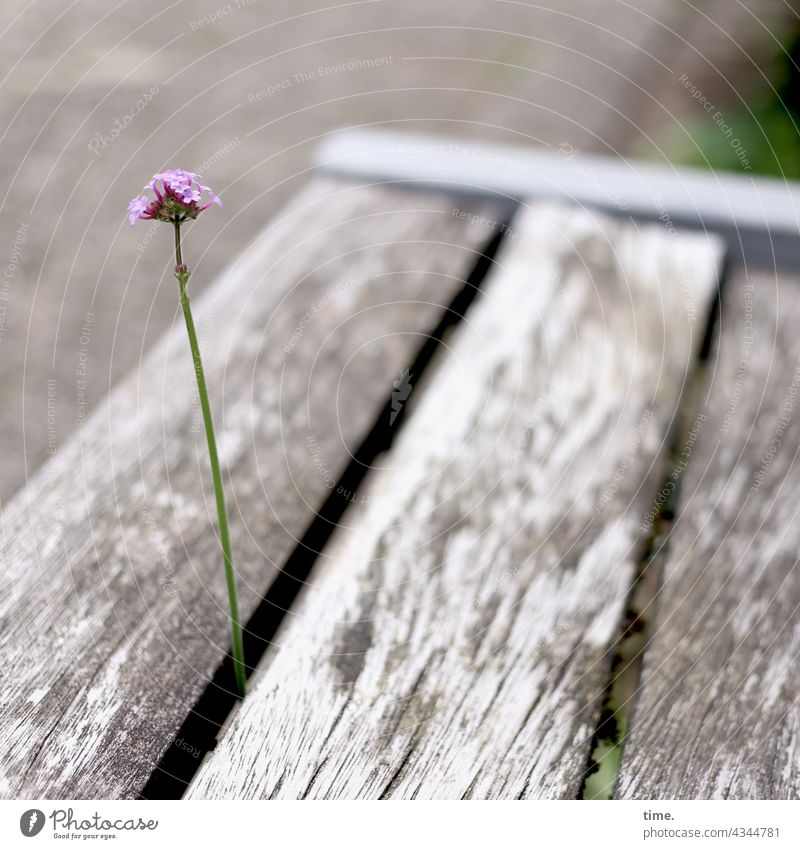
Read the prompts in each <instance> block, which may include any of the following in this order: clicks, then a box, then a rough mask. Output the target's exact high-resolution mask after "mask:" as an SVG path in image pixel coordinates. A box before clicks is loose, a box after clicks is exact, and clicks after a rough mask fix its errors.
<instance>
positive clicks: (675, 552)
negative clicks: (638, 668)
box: [617, 274, 800, 799]
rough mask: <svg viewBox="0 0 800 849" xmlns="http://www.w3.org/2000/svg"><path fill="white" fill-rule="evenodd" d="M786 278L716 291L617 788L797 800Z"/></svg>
mask: <svg viewBox="0 0 800 849" xmlns="http://www.w3.org/2000/svg"><path fill="white" fill-rule="evenodd" d="M798 286H800V280H798V279H796V278H791V277H780V278H778V279H776V278H775V277H774V275H767V274H757V275H754V276H753V277H751V278H750V279H747V278H746V277H745V276H744V275H743V274H739V275H738V276H737V277H735V278H734V279H732V280H731V281H730V283H729V284H728V286H727V288H726V291H725V292H724V293H723V301H722V319H721V329H720V333H719V341H718V344H717V347H716V351H715V355H714V356H712V358H711V361H710V362H709V363H708V368H707V372H708V373H707V380H708V385H707V386H706V387H705V389H704V393H703V397H702V399H701V404H700V405H699V415H703V416H706V417H707V419H706V420H705V421H704V420H702V419H699V418H698V419H695V422H700V425H701V428H700V432H699V436H698V437H697V439H696V442H695V445H694V447H693V450H692V455H691V462H690V464H689V466H688V471H687V472H686V476H685V480H684V482H683V492H682V497H681V501H680V505H679V511H678V516H677V518H676V523H675V526H674V529H673V530H672V532H671V534H670V538H669V541H668V546H669V548H668V550H667V560H666V566H665V577H664V583H663V587H662V589H661V591H660V593H659V597H658V600H657V604H656V606H655V611H654V615H655V623H654V628H655V632H654V635H653V637H652V639H651V641H650V645H649V646H648V649H647V654H646V656H645V657H646V660H645V666H644V671H643V677H642V682H641V687H640V692H639V694H638V697H637V700H636V703H635V710H634V714H633V720H632V725H631V732H630V735H629V739H628V742H627V744H626V746H625V751H624V757H623V762H622V771H621V774H620V779H619V782H618V789H617V794H618V796H620V797H622V798H628V799H630V798H639V799H654V798H665V799H670V798H686V799H707V798H713V799H719V798H722V799H785V798H791V799H796V798H798V796H800V753H799V752H798V740H800V570H799V569H798V560H797V558H798V550H800V502H798V498H797V492H798V489H799V488H800V462H798V450H800V449H799V448H798V446H799V445H800V394H799V393H800V336H798V333H797V328H798V326H800V300H798V297H797V295H798ZM692 424H694V423H692ZM687 442H688V433H686V434H684V437H683V440H682V445H686V444H687Z"/></svg>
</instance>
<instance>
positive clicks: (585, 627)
mask: <svg viewBox="0 0 800 849" xmlns="http://www.w3.org/2000/svg"><path fill="white" fill-rule="evenodd" d="M718 258H719V250H718V245H717V244H716V243H710V242H709V241H707V240H706V239H704V238H701V237H694V236H692V237H678V238H670V236H668V235H667V234H665V233H664V232H663V231H662V230H659V229H656V228H653V227H649V228H647V229H646V230H643V231H637V230H636V229H634V227H633V226H631V225H623V224H621V223H619V222H614V221H610V220H607V219H603V218H595V217H593V216H591V215H590V214H589V213H586V212H584V211H581V210H577V209H573V208H560V207H554V206H549V205H546V206H536V207H534V208H533V209H530V210H527V211H526V212H525V213H524V215H522V217H521V219H520V220H519V221H518V222H517V223H516V224H515V226H514V229H513V231H512V232H511V233H510V234H509V235H508V236H507V238H506V240H505V242H504V244H503V246H502V247H501V251H500V254H499V255H498V260H497V266H496V268H495V270H494V271H493V272H492V274H491V276H490V277H489V278H488V279H487V281H486V286H485V293H484V294H482V295H481V300H480V302H479V304H478V305H477V306H476V307H475V308H474V309H473V311H472V312H471V313H470V314H469V316H468V319H467V320H466V321H465V322H462V323H461V324H460V325H459V327H458V328H457V330H456V331H455V333H454V335H453V338H452V340H451V344H450V347H449V350H448V351H447V354H446V356H443V358H442V362H441V363H440V365H439V367H438V370H436V371H435V372H434V375H433V377H432V378H431V380H430V384H429V385H428V386H427V388H426V392H425V395H424V396H423V398H422V400H421V401H420V402H419V406H418V408H417V409H416V410H415V411H414V413H413V414H412V415H411V417H410V420H409V421H408V422H407V424H406V426H405V428H404V431H403V433H402V435H401V437H400V438H399V440H398V443H397V444H396V446H395V448H394V449H393V450H392V451H391V452H390V453H389V455H388V456H387V457H386V458H385V461H384V462H383V463H382V467H383V468H381V469H380V470H378V471H376V472H375V473H374V474H373V476H372V479H371V481H370V485H369V486H368V488H367V489H366V490H365V492H363V493H361V494H360V496H359V499H360V501H361V503H360V504H359V505H358V512H357V513H356V514H355V515H354V514H350V519H349V521H348V523H347V524H348V527H347V528H343V529H342V531H341V533H340V534H339V535H338V537H337V538H336V540H335V542H334V544H333V545H332V547H331V549H330V550H329V551H328V552H326V554H327V555H328V556H327V557H326V558H325V561H324V562H323V563H320V564H319V566H318V570H317V571H316V572H315V573H314V575H313V576H312V583H311V585H310V586H309V587H307V589H306V590H305V592H304V597H303V600H302V602H301V604H300V605H299V607H298V608H296V610H294V611H293V612H292V616H291V618H290V620H288V621H286V622H285V623H284V626H283V628H282V630H281V631H280V632H279V634H278V637H277V641H276V647H275V649H274V650H273V651H271V653H270V654H269V655H268V656H267V657H265V659H264V662H263V663H262V665H261V673H260V678H259V681H258V685H257V687H256V689H255V690H254V691H253V692H252V693H251V695H250V696H249V697H248V699H247V700H246V702H245V703H244V704H243V705H242V706H241V707H240V709H239V711H238V713H237V714H236V715H235V717H234V718H233V719H232V721H231V722H230V724H229V727H228V728H227V729H226V732H225V734H224V735H223V737H222V740H221V742H220V743H219V744H218V746H217V748H216V749H215V751H214V752H213V753H212V754H211V755H210V756H209V757H208V759H207V760H206V762H205V763H204V764H203V766H202V767H201V769H200V771H199V773H198V776H197V778H196V779H195V781H194V782H193V784H192V785H191V786H190V789H189V793H188V796H189V797H191V798H239V797H246V798H251V797H261V798H263V797H281V798H297V797H323V798H377V797H397V798H412V797H414V798H416V797H419V798H427V797H435V798H459V797H478V798H508V797H512V798H513V797H553V798H575V797H576V796H577V794H578V792H579V789H580V787H581V784H582V781H583V776H584V771H585V769H586V766H587V763H588V757H589V745H590V742H591V738H592V734H593V731H594V728H595V725H596V722H597V715H598V707H599V698H600V696H601V695H602V693H603V690H604V687H605V684H606V680H607V676H608V668H609V661H608V657H607V652H608V647H609V645H610V643H611V641H612V638H613V636H614V634H615V632H616V629H617V626H618V623H619V621H620V617H621V615H622V612H623V607H624V604H625V600H626V597H627V595H628V592H629V588H630V584H631V580H632V577H633V574H634V571H635V565H636V562H637V558H638V555H639V553H640V529H639V526H640V523H641V516H642V514H643V512H644V510H645V507H646V505H647V504H648V502H649V500H650V498H652V495H653V492H654V489H655V486H656V482H657V479H658V470H659V468H660V467H659V464H658V462H657V460H658V458H659V456H660V455H661V453H662V451H663V448H664V446H665V444H666V443H665V437H666V434H667V432H668V430H669V428H670V423H671V420H672V417H673V415H674V413H675V411H676V406H677V403H678V398H679V395H680V392H681V387H682V384H683V382H684V379H685V376H686V374H687V371H688V370H689V369H690V368H691V367H692V366H693V363H694V358H695V354H696V350H697V348H698V346H699V344H700V342H701V341H702V336H703V329H704V326H705V324H704V322H705V315H706V311H707V308H708V305H709V303H710V299H711V296H712V293H713V292H714V291H715V285H716V279H717V263H718Z"/></svg>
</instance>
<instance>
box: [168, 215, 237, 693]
mask: <svg viewBox="0 0 800 849" xmlns="http://www.w3.org/2000/svg"><path fill="white" fill-rule="evenodd" d="M175 264H176V269H175V277H176V278H177V280H178V285H179V287H180V296H181V309H182V310H183V317H184V319H185V321H186V332H187V334H188V336H189V347H190V348H191V349H192V360H193V361H194V373H195V376H196V377H197V391H198V393H199V395H200V406H201V408H202V410H203V423H204V424H205V428H206V441H207V442H208V457H209V460H210V462H211V476H212V478H213V479H214V495H215V497H216V500H217V517H218V519H219V540H220V545H221V546H222V557H223V560H224V561H225V581H226V583H227V585H228V601H229V603H230V608H231V632H232V638H233V641H232V645H233V669H234V673H235V675H236V686H237V687H238V689H239V695H240V696H242V698H244V695H245V688H246V676H245V666H244V646H243V643H242V625H241V622H240V621H239V602H238V599H237V597H236V576H235V575H234V572H233V558H232V556H231V540H230V533H229V531H228V513H227V510H226V509H225V493H224V491H223V489H222V473H221V471H220V467H219V455H218V454H217V440H216V437H215V436H214V420H213V418H212V417H211V405H210V404H209V401H208V387H207V386H206V378H205V374H204V372H203V361H202V360H201V359H200V345H199V344H198V341H197V332H196V331H195V327H194V319H193V318H192V310H191V307H190V306H189V295H188V294H187V293H186V286H187V284H188V282H189V272H188V270H186V267H185V266H184V264H183V257H182V256H181V225H180V222H179V221H176V222H175Z"/></svg>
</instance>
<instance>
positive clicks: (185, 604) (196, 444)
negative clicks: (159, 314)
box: [0, 179, 497, 798]
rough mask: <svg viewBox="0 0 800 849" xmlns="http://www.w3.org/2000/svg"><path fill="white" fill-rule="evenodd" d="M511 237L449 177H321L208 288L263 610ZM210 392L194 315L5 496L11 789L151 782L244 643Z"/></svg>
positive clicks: (238, 549) (0, 709)
mask: <svg viewBox="0 0 800 849" xmlns="http://www.w3.org/2000/svg"><path fill="white" fill-rule="evenodd" d="M462 206H464V204H462ZM465 208H467V209H469V210H471V211H472V212H473V213H474V214H475V215H476V217H482V216H486V217H488V218H492V217H494V216H496V215H497V211H496V209H495V206H494V205H493V204H492V203H490V202H486V201H482V202H474V203H467V204H466V206H465ZM164 235H165V238H166V237H167V236H168V235H169V234H167V233H165V234H164ZM490 238H491V234H490V233H488V232H487V230H486V227H485V225H481V224H478V223H476V222H475V221H463V220H459V219H457V218H455V217H453V215H452V200H451V199H450V198H448V197H446V196H444V195H441V194H435V193H425V192H422V193H410V192H402V191H397V190H392V189H389V188H385V187H383V188H382V187H369V186H366V187H358V186H356V185H354V184H352V183H348V182H345V181H342V180H333V179H325V180H318V181H315V182H314V183H312V184H311V186H310V187H309V188H308V189H307V190H305V191H304V192H303V193H302V194H301V195H300V196H299V197H298V198H297V200H296V202H295V203H293V204H292V206H291V207H290V208H289V209H288V210H287V211H286V212H285V213H284V214H283V215H282V216H281V217H280V218H279V220H278V221H277V222H276V223H275V224H273V225H272V226H270V227H268V228H267V229H266V231H265V233H264V234H263V236H262V237H260V239H259V240H258V241H257V243H255V244H254V245H253V246H252V248H251V249H250V250H249V251H248V252H247V253H246V255H245V256H244V257H243V258H242V259H241V260H239V261H237V262H236V263H235V264H234V265H233V266H232V268H231V269H230V271H229V272H228V273H227V274H225V275H224V276H223V278H222V279H221V280H220V281H219V282H218V284H217V285H216V286H215V287H213V288H212V289H211V290H210V291H209V292H208V294H207V295H206V296H204V297H203V299H202V300H201V301H200V302H199V305H198V308H197V309H196V315H197V322H198V328H199V333H200V338H201V343H202V346H203V353H204V361H205V365H206V370H207V375H208V382H209V386H210V392H211V397H212V402H213V403H214V404H215V409H216V411H217V412H216V417H217V422H216V424H217V429H218V432H219V434H220V437H221V439H220V441H221V445H222V448H223V452H224V457H225V461H226V464H227V471H226V475H225V477H226V490H227V495H228V504H229V511H230V514H231V535H232V539H233V546H234V561H235V566H236V568H237V571H238V576H239V577H238V580H239V587H240V593H241V596H240V601H241V609H242V612H243V616H244V618H245V619H246V617H247V616H248V615H249V613H251V612H252V611H253V609H254V608H255V606H256V605H257V603H258V601H259V600H260V598H261V596H262V594H263V593H264V592H265V590H266V589H267V588H268V586H269V585H270V583H271V582H272V579H273V577H274V575H275V574H276V573H277V570H278V569H279V568H280V567H281V566H282V564H283V563H284V561H285V559H286V557H287V556H288V555H289V553H290V552H291V551H292V549H293V548H294V546H295V544H296V540H297V539H298V537H299V536H301V535H302V534H303V532H304V531H305V529H306V528H307V527H308V525H309V524H310V522H311V520H312V518H313V515H314V511H315V510H316V509H317V508H318V507H319V506H320V505H321V503H322V502H323V501H324V499H325V498H326V497H327V496H328V494H329V492H330V480H329V479H328V478H326V477H325V476H324V475H323V473H322V471H321V466H320V463H319V462H317V460H319V459H320V458H321V461H322V462H323V463H324V466H325V469H326V470H327V471H326V473H325V474H326V475H328V477H329V478H330V479H335V477H336V476H337V475H338V474H340V472H341V471H342V470H343V469H344V468H345V466H346V465H347V463H348V462H349V460H350V453H349V452H350V451H351V450H353V449H354V448H355V447H357V446H358V444H359V443H360V442H361V440H362V439H363V438H364V436H365V435H366V433H367V432H368V430H369V428H370V427H371V426H372V424H373V422H374V419H375V417H376V416H377V414H378V411H379V410H380V409H381V407H382V404H383V403H384V402H385V399H386V397H387V396H388V394H389V392H390V389H391V385H392V381H393V380H394V379H395V378H396V376H397V375H398V374H399V373H400V371H401V369H403V368H405V367H407V365H408V363H409V362H410V361H411V360H412V359H413V356H414V354H415V352H416V351H417V350H418V348H419V347H420V345H421V343H422V341H423V339H424V335H425V334H426V333H427V332H428V331H429V330H431V329H432V328H433V327H435V326H436V323H437V321H438V320H439V318H440V316H441V310H442V307H443V306H444V305H447V304H449V303H450V301H451V300H452V298H453V296H454V295H455V293H456V292H457V291H458V290H459V288H460V287H461V285H462V281H463V280H464V279H465V277H466V275H467V274H468V273H469V270H470V269H471V268H472V267H473V265H474V264H475V262H476V260H477V254H476V251H477V252H479V251H480V250H481V249H482V248H483V246H484V245H485V244H486V243H487V242H488V241H489V239H490ZM186 250H187V251H188V252H189V255H190V256H191V253H192V235H191V230H190V231H189V232H187V234H186ZM137 285H148V283H147V281H142V282H141V283H140V284H137ZM342 291H343V292H346V293H347V297H346V298H344V299H342V298H340V297H338V295H337V292H342ZM176 300H177V297H176ZM195 398H196V388H195V385H194V374H193V371H192V364H191V358H190V356H189V353H188V346H187V344H186V340H185V330H184V328H183V326H182V325H181V324H180V323H176V324H175V326H174V327H173V328H172V330H171V332H170V333H169V334H168V336H167V337H166V338H165V339H164V340H162V342H161V343H160V344H159V345H158V346H157V348H156V349H155V351H154V352H153V353H152V354H151V355H149V356H148V358H147V359H146V360H145V361H144V362H143V364H142V367H141V369H140V370H139V371H138V373H136V374H133V375H131V376H130V377H129V378H128V379H127V380H126V381H125V382H124V383H123V384H122V385H121V386H120V387H119V388H118V389H117V390H116V391H115V392H114V393H113V394H112V395H111V397H110V399H109V401H108V403H107V404H106V405H104V406H103V407H102V408H101V409H99V410H98V411H97V412H96V413H95V414H94V415H93V417H92V418H91V419H90V420H89V421H87V423H86V424H85V425H84V426H83V428H82V429H81V430H80V431H79V432H78V434H77V436H76V437H75V438H74V439H72V440H71V441H70V442H69V443H67V444H66V445H64V446H63V448H62V447H59V449H58V451H57V454H56V456H55V457H54V458H53V460H52V461H51V462H50V463H49V464H48V465H47V466H46V467H45V468H43V469H42V470H41V471H40V472H39V473H38V474H37V475H36V476H35V478H34V479H33V480H32V481H31V482H30V484H29V486H28V487H27V489H26V491H25V492H23V493H20V494H19V496H18V497H17V498H16V499H15V500H14V501H12V502H11V503H10V504H8V505H6V506H4V509H3V511H2V517H1V520H2V527H1V528H0V545H1V546H2V547H1V548H0V554H2V570H1V571H0V651H2V657H3V664H2V668H0V679H2V680H1V681H0V718H2V724H1V725H0V795H2V796H10V797H16V798H20V797H26V798H43V797H50V798H98V797H108V798H115V797H130V796H135V795H136V794H137V793H138V792H139V791H140V790H141V788H142V787H143V786H144V784H145V783H146V781H147V778H148V777H149V775H150V773H151V772H152V770H153V768H154V766H155V764H156V763H157V762H158V760H159V759H160V757H161V755H162V753H163V751H164V750H165V748H166V747H167V746H168V745H169V743H170V742H171V740H172V738H173V736H174V734H175V732H176V731H177V729H178V728H179V727H180V725H181V723H182V722H183V720H184V719H185V717H186V716H187V714H188V713H189V711H190V709H191V707H192V705H193V704H194V703H195V701H196V699H197V698H198V696H199V694H200V693H201V692H202V690H203V688H204V686H205V684H206V683H207V682H208V680H209V679H210V677H211V675H212V674H213V672H214V670H215V669H216V668H217V666H218V665H219V663H220V662H221V660H222V657H223V656H224V654H225V652H226V651H227V649H228V645H229V625H228V618H227V617H228V613H227V600H226V592H225V583H224V578H223V571H222V564H221V555H220V552H219V548H218V546H217V544H216V540H215V533H214V531H213V527H214V520H215V511H214V505H213V489H212V486H211V481H210V475H209V473H208V459H207V452H206V446H205V442H204V438H205V437H204V434H203V430H202V423H201V421H200V420H198V421H200V424H199V426H198V427H195V428H194V429H193V423H194V422H195V419H196V418H197V416H198V415H199V414H198V413H197V412H196V411H194V410H193V406H194V403H195ZM312 440H313V449H314V451H315V452H317V453H313V452H312V450H311V448H312ZM187 742H188V743H190V744H191V741H187Z"/></svg>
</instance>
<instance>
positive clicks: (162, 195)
mask: <svg viewBox="0 0 800 849" xmlns="http://www.w3.org/2000/svg"><path fill="white" fill-rule="evenodd" d="M159 183H160V184H161V186H160V188H159ZM145 188H146V189H150V191H152V192H153V194H154V195H155V198H149V197H147V195H141V196H139V197H135V198H134V199H133V200H132V201H131V202H130V203H129V204H128V222H129V223H130V224H135V223H136V222H137V221H138V220H139V219H142V220H143V221H150V220H155V221H168V222H172V223H175V222H177V223H180V222H181V221H187V220H189V219H190V218H197V216H198V215H199V214H200V213H201V212H202V211H203V210H204V209H208V207H209V206H211V204H212V203H215V204H217V206H222V201H221V200H220V199H219V198H218V197H217V196H216V195H215V194H214V192H213V191H212V190H211V189H210V188H209V187H208V186H204V185H203V184H202V183H200V182H199V181H198V179H197V174H195V172H194V171H181V170H180V169H175V170H172V171H164V172H163V173H161V174H156V175H155V176H154V177H153V179H152V180H151V181H150V182H149V183H148V184H147V185H146V186H145ZM206 193H208V194H207V195H206ZM204 195H206V196H205V197H204Z"/></svg>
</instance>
